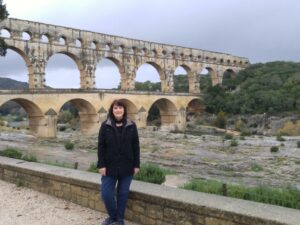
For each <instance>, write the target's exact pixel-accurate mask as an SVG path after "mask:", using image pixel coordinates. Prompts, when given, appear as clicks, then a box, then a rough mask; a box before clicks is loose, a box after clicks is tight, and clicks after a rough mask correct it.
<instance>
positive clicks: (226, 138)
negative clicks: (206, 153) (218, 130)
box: [224, 133, 233, 140]
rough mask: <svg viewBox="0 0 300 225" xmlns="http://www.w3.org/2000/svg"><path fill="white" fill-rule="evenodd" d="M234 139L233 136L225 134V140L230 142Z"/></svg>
mask: <svg viewBox="0 0 300 225" xmlns="http://www.w3.org/2000/svg"><path fill="white" fill-rule="evenodd" d="M232 138H233V135H232V134H229V133H225V135H224V139H225V140H230V139H232Z"/></svg>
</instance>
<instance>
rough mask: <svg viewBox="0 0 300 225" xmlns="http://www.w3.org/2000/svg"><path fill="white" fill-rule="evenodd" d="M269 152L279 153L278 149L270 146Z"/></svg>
mask: <svg viewBox="0 0 300 225" xmlns="http://www.w3.org/2000/svg"><path fill="white" fill-rule="evenodd" d="M270 151H271V152H278V151H279V148H278V147H277V146H272V147H271V148H270Z"/></svg>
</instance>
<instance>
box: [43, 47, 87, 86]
mask: <svg viewBox="0 0 300 225" xmlns="http://www.w3.org/2000/svg"><path fill="white" fill-rule="evenodd" d="M57 54H62V55H65V56H67V57H69V58H70V59H71V60H72V61H73V62H75V65H76V66H77V69H78V70H79V80H80V84H78V86H79V87H81V86H82V83H83V82H84V81H83V80H84V76H85V68H84V65H83V64H82V61H81V60H80V58H79V57H78V56H77V55H75V54H73V53H71V52H67V51H57V52H53V53H52V54H51V55H49V56H48V58H47V62H46V65H45V72H46V68H47V65H48V62H49V60H50V58H51V57H53V56H55V55H57ZM45 84H47V73H46V74H45Z"/></svg>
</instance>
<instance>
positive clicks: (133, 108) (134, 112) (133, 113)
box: [120, 98, 138, 121]
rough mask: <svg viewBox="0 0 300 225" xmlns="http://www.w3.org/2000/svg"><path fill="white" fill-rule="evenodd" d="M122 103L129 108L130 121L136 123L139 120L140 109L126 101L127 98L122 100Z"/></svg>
mask: <svg viewBox="0 0 300 225" xmlns="http://www.w3.org/2000/svg"><path fill="white" fill-rule="evenodd" d="M120 101H121V102H123V103H124V105H125V106H126V108H127V116H128V118H129V119H131V120H133V121H136V120H137V119H138V118H137V116H138V108H137V106H136V105H135V104H134V103H133V102H132V101H130V100H128V99H125V98H121V99H120Z"/></svg>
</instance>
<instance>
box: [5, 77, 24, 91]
mask: <svg viewBox="0 0 300 225" xmlns="http://www.w3.org/2000/svg"><path fill="white" fill-rule="evenodd" d="M0 89H1V90H20V89H28V83H26V82H20V81H16V80H13V79H10V78H4V77H0Z"/></svg>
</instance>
